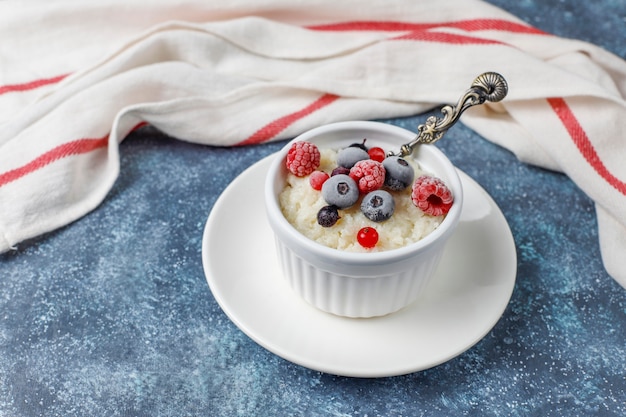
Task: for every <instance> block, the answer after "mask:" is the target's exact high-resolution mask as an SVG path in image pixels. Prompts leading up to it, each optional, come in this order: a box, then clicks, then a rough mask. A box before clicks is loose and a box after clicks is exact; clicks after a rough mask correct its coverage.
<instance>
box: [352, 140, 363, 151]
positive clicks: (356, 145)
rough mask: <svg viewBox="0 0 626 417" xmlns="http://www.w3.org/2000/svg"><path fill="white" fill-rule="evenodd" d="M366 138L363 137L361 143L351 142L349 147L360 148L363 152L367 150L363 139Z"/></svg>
mask: <svg viewBox="0 0 626 417" xmlns="http://www.w3.org/2000/svg"><path fill="white" fill-rule="evenodd" d="M366 140H367V138H364V139H363V142H361V143H353V144H352V145H350V147H351V148H360V149H363V150H364V151H365V152H367V146H365V141H366Z"/></svg>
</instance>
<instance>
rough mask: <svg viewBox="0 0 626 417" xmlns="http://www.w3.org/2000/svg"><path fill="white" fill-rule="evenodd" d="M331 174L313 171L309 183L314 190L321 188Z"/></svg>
mask: <svg viewBox="0 0 626 417" xmlns="http://www.w3.org/2000/svg"><path fill="white" fill-rule="evenodd" d="M329 177H330V176H329V175H328V174H327V173H325V172H324V171H313V172H311V175H309V184H311V187H312V188H313V189H314V190H317V191H319V190H321V189H322V185H324V182H325V181H326V180H327V179H328V178H329Z"/></svg>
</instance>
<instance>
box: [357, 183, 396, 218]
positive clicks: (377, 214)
mask: <svg viewBox="0 0 626 417" xmlns="http://www.w3.org/2000/svg"><path fill="white" fill-rule="evenodd" d="M395 208H396V202H395V201H394V199H393V196H392V195H391V194H389V193H388V192H387V191H384V190H376V191H372V192H371V193H369V194H367V195H366V196H365V197H364V198H363V201H362V202H361V211H362V212H363V214H364V215H365V217H367V218H368V219H370V220H371V221H374V222H382V221H385V220H387V219H388V218H390V217H391V215H392V214H393V211H394V210H395Z"/></svg>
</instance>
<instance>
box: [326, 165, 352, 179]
mask: <svg viewBox="0 0 626 417" xmlns="http://www.w3.org/2000/svg"><path fill="white" fill-rule="evenodd" d="M338 174H346V175H349V174H350V168H346V167H337V168H335V169H333V171H332V172H331V174H330V176H331V177H332V176H334V175H338Z"/></svg>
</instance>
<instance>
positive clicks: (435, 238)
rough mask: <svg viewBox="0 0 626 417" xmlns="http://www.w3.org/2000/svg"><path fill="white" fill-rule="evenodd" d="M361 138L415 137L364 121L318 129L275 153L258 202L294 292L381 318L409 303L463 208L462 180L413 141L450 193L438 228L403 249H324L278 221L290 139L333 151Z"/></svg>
mask: <svg viewBox="0 0 626 417" xmlns="http://www.w3.org/2000/svg"><path fill="white" fill-rule="evenodd" d="M363 138H367V145H368V146H380V147H381V148H383V149H385V150H386V151H388V150H394V151H398V150H399V149H400V146H401V145H403V144H405V143H408V142H410V141H411V140H412V139H414V138H415V133H413V132H410V131H408V130H405V129H402V128H400V127H397V126H393V125H389V124H384V123H378V122H366V121H354V122H340V123H333V124H329V125H325V126H320V127H318V128H315V129H312V130H309V131H307V132H305V133H303V134H301V135H300V136H298V137H296V138H295V139H293V141H291V142H289V143H288V144H287V145H285V147H284V148H283V149H282V150H281V151H279V152H278V154H277V156H276V158H275V160H273V161H272V163H271V165H270V168H269V172H268V176H267V179H266V183H265V207H266V211H267V216H268V221H269V224H270V227H271V229H272V230H273V232H274V235H275V240H276V246H277V252H278V258H279V262H280V265H281V268H282V272H283V275H284V277H285V278H286V279H287V281H288V282H289V284H290V285H291V287H292V288H293V290H294V291H295V293H297V294H298V295H300V296H301V297H302V298H304V299H305V300H306V301H308V302H309V303H310V304H312V305H313V306H315V307H317V308H319V309H320V310H323V311H326V312H329V313H333V314H336V315H339V316H347V317H374V316H382V315H386V314H389V313H393V312H395V311H397V310H399V309H401V308H403V307H405V306H407V305H408V304H410V303H412V302H413V301H415V300H416V298H417V297H418V296H419V295H420V293H421V292H422V290H423V289H424V288H425V287H426V286H427V284H428V283H429V281H430V280H431V278H432V276H433V275H434V272H435V269H436V267H437V265H438V263H439V260H440V258H441V255H442V253H443V250H444V246H445V244H446V241H447V240H448V238H449V237H450V236H451V235H452V233H453V232H454V229H455V228H456V225H457V224H458V221H459V217H460V215H461V208H462V205H463V189H462V186H461V180H460V178H459V175H458V173H457V171H456V169H455V167H454V166H453V165H452V163H451V162H450V160H449V159H448V158H447V157H446V156H445V155H444V154H443V153H442V152H441V151H440V150H439V149H437V148H436V147H434V146H432V145H420V146H418V147H417V148H416V149H415V151H414V152H413V155H412V156H413V158H414V159H415V160H416V161H418V163H419V164H420V166H421V167H422V168H423V169H424V170H426V171H428V172H430V173H432V174H434V175H436V176H438V177H439V178H441V179H443V180H444V181H445V183H446V185H447V186H448V187H449V188H450V190H451V191H452V193H453V195H454V203H453V205H452V208H451V209H450V211H449V212H448V214H447V216H446V217H445V219H444V221H443V222H442V223H441V225H440V226H439V227H438V228H437V229H435V230H434V231H433V232H431V233H430V234H429V235H427V236H426V237H424V238H423V239H421V240H420V241H418V242H415V243H413V244H410V245H407V246H405V247H402V248H398V249H393V250H388V251H382V252H372V253H351V252H345V251H341V250H337V249H332V248H328V247H326V246H324V245H322V244H319V243H317V242H315V241H313V240H311V239H309V238H307V237H305V236H304V235H302V234H301V233H300V232H298V231H297V230H296V229H295V228H294V227H293V226H292V225H291V224H290V223H289V222H288V221H287V220H286V219H285V217H284V216H283V214H282V212H281V209H280V205H279V202H278V195H279V194H280V192H281V190H282V189H283V188H284V186H285V178H286V176H287V169H286V167H285V158H286V155H287V151H288V150H289V147H290V146H291V143H293V142H295V141H308V142H312V143H314V144H316V145H317V146H318V147H320V148H335V149H340V148H342V147H346V146H348V145H350V144H352V143H355V142H360V141H362V140H363Z"/></svg>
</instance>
